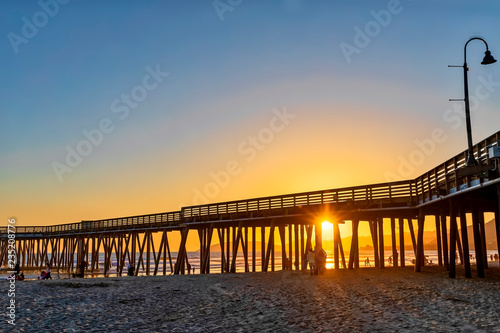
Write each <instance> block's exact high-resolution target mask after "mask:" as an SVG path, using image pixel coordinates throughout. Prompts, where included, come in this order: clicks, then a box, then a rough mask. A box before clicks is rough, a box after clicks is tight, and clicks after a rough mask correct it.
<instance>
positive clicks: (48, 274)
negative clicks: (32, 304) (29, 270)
mask: <svg viewBox="0 0 500 333" xmlns="http://www.w3.org/2000/svg"><path fill="white" fill-rule="evenodd" d="M50 268H51V267H50V264H49V263H47V272H46V275H45V279H47V280H48V279H51V280H52V276H50Z"/></svg>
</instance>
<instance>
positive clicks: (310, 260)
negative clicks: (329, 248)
mask: <svg viewBox="0 0 500 333" xmlns="http://www.w3.org/2000/svg"><path fill="white" fill-rule="evenodd" d="M307 262H308V263H309V267H310V268H311V275H313V274H315V273H316V254H315V253H314V252H313V250H312V249H309V251H308V253H307Z"/></svg>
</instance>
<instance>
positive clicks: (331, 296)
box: [0, 267, 500, 332]
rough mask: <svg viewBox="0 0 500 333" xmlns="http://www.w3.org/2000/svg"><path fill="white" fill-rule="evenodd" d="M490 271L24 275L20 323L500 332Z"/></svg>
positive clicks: (497, 273) (64, 328)
mask: <svg viewBox="0 0 500 333" xmlns="http://www.w3.org/2000/svg"><path fill="white" fill-rule="evenodd" d="M486 273H487V277H486V278H484V279H479V278H477V277H474V278H473V279H465V278H463V274H462V272H460V271H458V272H457V274H458V278H457V279H455V280H452V279H449V278H447V273H446V271H444V269H443V268H441V267H425V268H424V270H423V272H421V273H414V272H413V270H412V268H411V267H409V268H385V269H377V268H368V269H358V270H338V271H334V270H330V271H328V272H327V273H326V274H325V275H321V276H310V275H308V274H307V273H305V272H300V271H279V272H268V273H246V274H224V275H222V274H213V275H205V276H203V275H190V276H187V275H186V276H151V277H122V278H96V279H65V280H51V281H23V282H18V283H17V284H16V302H17V305H18V307H17V317H16V330H14V331H24V332H45V331H46V332H80V331H93V332H129V331H130V332H427V331H435V332H500V269H499V268H498V267H495V268H490V269H489V270H487V272H486ZM1 283H2V284H3V283H5V282H4V281H2V282H1ZM2 289H5V288H2ZM4 296H5V297H4ZM1 299H2V302H7V301H6V295H2V298H1ZM6 320H7V318H6V317H5V314H4V313H3V314H2V321H3V322H2V325H0V331H1V330H2V328H4V329H5V328H8V331H11V330H10V327H7V326H6V325H4V323H5V322H6ZM9 326H10V325H9Z"/></svg>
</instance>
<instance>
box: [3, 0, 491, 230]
mask: <svg viewBox="0 0 500 333" xmlns="http://www.w3.org/2000/svg"><path fill="white" fill-rule="evenodd" d="M42 3H44V0H42ZM46 3H48V4H49V5H48V7H47V8H48V11H51V15H46V14H44V13H43V12H42V13H40V11H43V10H44V9H43V8H42V7H41V5H40V4H38V3H37V2H36V1H4V2H2V3H1V4H0V21H1V22H2V25H1V33H0V35H1V36H3V37H2V39H1V40H2V41H1V43H0V55H1V59H2V60H3V64H2V66H0V77H1V78H2V79H1V80H0V97H1V98H0V115H1V116H0V117H1V118H0V120H1V122H0V123H1V126H2V130H1V132H0V152H1V160H0V181H1V192H0V205H1V212H2V219H3V221H4V222H5V223H7V219H8V218H9V217H16V218H17V221H18V225H47V224H60V223H69V222H77V221H80V220H92V219H101V218H110V217H118V216H128V215H137V214H146V213H157V212H165V211H174V210H179V209H180V207H181V206H187V205H192V204H193V203H201V202H204V201H208V202H218V201H226V200H235V199H244V198H250V197H257V196H269V195H275V194H285V193H292V192H300V191H312V190H320V189H328V188H336V187H344V186H353V185H362V184H369V183H378V182H385V181H388V180H390V179H389V178H397V179H409V178H415V177H417V176H419V175H420V174H422V173H424V172H426V171H427V170H429V169H431V168H433V167H434V166H435V165H437V164H438V163H440V162H443V161H444V160H445V159H447V158H450V157H452V156H453V155H455V154H457V153H459V152H460V151H462V150H464V149H465V148H466V134H465V124H464V122H463V121H462V115H463V105H462V104H463V103H452V102H449V101H448V99H449V98H463V76H462V75H463V74H462V71H461V69H460V68H448V67H447V66H448V65H462V64H463V47H464V44H465V42H466V41H467V40H468V38H470V37H472V36H482V37H484V38H485V39H486V41H487V42H488V43H489V46H490V50H491V51H492V54H493V56H495V57H496V58H497V59H500V34H499V31H500V18H499V13H500V3H499V2H498V1H405V0H402V1H401V2H399V3H398V2H395V1H342V2H340V1H300V0H288V1H285V0H282V1H279V0H276V1H250V0H244V1H242V2H241V4H239V5H238V1H237V0H232V1H227V0H221V1H220V2H219V12H218V11H217V9H216V8H215V7H214V4H213V2H212V1H193V0H183V1H77V0H72V1H69V2H68V3H66V4H60V5H58V7H59V8H56V7H55V6H54V2H53V1H46ZM221 3H222V4H225V6H229V7H225V9H226V11H224V12H222V11H223V9H221V8H223V7H222V5H220V4H221ZM230 3H232V4H235V5H236V6H232V5H230ZM50 4H51V5H50ZM388 8H389V9H388ZM389 10H392V11H393V13H392V14H391V16H390V18H389V17H388V16H387V15H385V16H384V14H387V13H390V11H389ZM381 11H382V12H381ZM374 13H375V14H374ZM375 16H379V20H380V22H381V23H378V22H377V20H376V18H375ZM34 21H35V23H37V24H38V25H39V27H36V26H34V27H35V28H36V29H37V31H33V29H31V30H30V25H31V24H33V22H34ZM26 22H28V23H26ZM377 27H378V28H377ZM366 29H368V32H369V34H370V35H371V37H370V36H368V38H369V39H367V38H364V39H363V36H361V35H359V36H357V35H358V34H359V33H358V32H357V31H364V33H366V32H365V31H366ZM369 29H372V30H369ZM23 34H24V35H23ZM13 36H17V37H15V38H14V37H13ZM23 38H24V39H23ZM13 40H14V42H13ZM20 40H22V42H20ZM343 43H344V44H343ZM347 44H349V45H351V46H353V47H355V46H356V45H358V47H357V53H353V54H351V56H350V57H349V59H347V58H346V56H345V55H344V53H343V51H342V48H341V45H344V46H345V45H347ZM484 50H485V48H484V45H483V44H482V43H481V42H479V41H474V42H471V43H470V44H469V46H468V48H467V52H468V63H469V67H470V72H469V84H470V87H471V88H470V91H471V96H476V95H477V96H476V97H478V100H479V101H480V103H479V105H478V106H477V107H475V108H474V112H473V113H472V126H473V137H474V141H475V142H476V141H478V140H480V139H482V138H485V137H487V136H489V135H490V134H492V133H494V132H496V131H498V130H499V129H500V126H499V124H500V63H497V64H493V65H490V66H481V65H480V64H479V63H480V62H481V60H482V57H483V55H484ZM348 60H350V61H348ZM157 68H159V70H160V71H161V72H165V73H166V72H168V73H169V74H168V76H163V77H160V78H159V80H160V81H161V82H159V83H158V84H157V86H156V87H155V88H152V85H156V84H154V83H155V82H156V81H155V80H154V79H153V78H148V77H146V76H147V75H149V74H148V73H149V72H150V71H154V70H156V69H157ZM145 78H146V82H147V84H148V87H150V88H152V89H151V90H150V91H147V90H144V87H143V86H144V83H143V81H144V79H145ZM488 81H489V82H493V83H492V84H489V85H487V87H486V86H485V84H484V82H488ZM144 91H147V96H143V95H140V93H141V92H142V93H143V92H144ZM132 92H135V94H136V95H135V96H139V97H140V99H141V101H140V102H138V103H137V105H135V104H134V107H135V108H131V107H127V106H126V105H127V104H126V103H125V102H124V101H123V98H124V97H123V96H124V95H131V93H132ZM137 94H139V95H137ZM142 99H143V100H142ZM132 102H133V101H132ZM113 105H114V107H113ZM454 106H455V107H456V108H454ZM125 109H128V111H129V112H128V114H126V113H125V112H126V111H125ZM284 110H286V112H287V113H288V114H289V115H290V116H289V117H290V118H289V119H285V121H283V120H279V118H276V112H278V113H281V114H283V112H284ZM115 111H117V112H115ZM120 116H121V118H120ZM292 116H293V119H292ZM122 118H123V119H122ZM106 119H107V120H106ZM103 121H104V123H105V127H106V128H107V129H108V132H110V133H105V134H103V137H102V139H100V138H98V136H97V137H96V138H97V139H99V140H98V141H96V142H98V144H95V145H94V144H92V146H91V149H92V151H91V152H90V153H89V154H87V156H84V157H83V158H82V160H81V161H80V163H79V164H78V165H77V166H76V167H69V166H68V165H67V163H66V158H67V154H68V152H67V147H68V146H69V147H70V149H73V150H76V149H77V147H78V145H80V148H82V147H83V148H85V143H82V142H83V141H84V140H87V139H86V137H85V135H84V133H83V132H84V131H92V130H94V129H96V128H99V126H100V124H102V122H103ZM106 122H107V123H106ZM109 127H112V129H113V130H112V131H109ZM273 129H274V130H273ZM436 130H437V131H438V132H439V133H441V134H440V136H439V137H440V140H439V141H440V142H434V143H433V144H432V145H429V140H430V139H431V138H432V133H433V131H436ZM94 133H95V132H94ZM252 137H254V138H255V137H256V138H257V139H256V140H258V141H257V142H255V139H252ZM416 141H418V142H427V146H424V147H425V149H426V151H425V152H423V153H418V151H419V150H422V148H419V145H418V144H417V143H416ZM252 147H254V148H252ZM87 148H88V147H87ZM412 153H413V155H411V154H412ZM424 153H425V154H424ZM410 156H413V157H415V156H423V158H421V159H419V160H415V161H414V162H413V163H410V164H409V165H410V167H409V168H408V165H407V166H406V168H403V167H402V163H406V162H402V161H403V160H404V161H408V160H409V158H410ZM54 165H59V166H60V165H66V166H67V167H68V168H70V169H71V171H72V172H64V173H63V174H62V175H60V177H58V176H57V174H56V172H55V171H54ZM228 167H229V169H230V171H231V172H232V174H229V176H227V175H226V176H224V175H225V173H226V172H227V171H226V170H227V168H228ZM65 170H66V171H67V169H65ZM389 175H390V177H389ZM214 177H215V178H218V183H217V182H216V181H215V180H214ZM200 193H201V194H200Z"/></svg>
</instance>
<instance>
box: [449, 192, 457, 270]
mask: <svg viewBox="0 0 500 333" xmlns="http://www.w3.org/2000/svg"><path fill="white" fill-rule="evenodd" d="M457 231H458V230H457V217H456V213H455V202H454V201H453V200H450V267H449V272H448V275H449V277H450V278H452V279H454V278H455V277H456V267H455V265H456V248H457V241H456V239H457Z"/></svg>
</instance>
